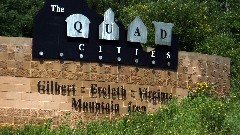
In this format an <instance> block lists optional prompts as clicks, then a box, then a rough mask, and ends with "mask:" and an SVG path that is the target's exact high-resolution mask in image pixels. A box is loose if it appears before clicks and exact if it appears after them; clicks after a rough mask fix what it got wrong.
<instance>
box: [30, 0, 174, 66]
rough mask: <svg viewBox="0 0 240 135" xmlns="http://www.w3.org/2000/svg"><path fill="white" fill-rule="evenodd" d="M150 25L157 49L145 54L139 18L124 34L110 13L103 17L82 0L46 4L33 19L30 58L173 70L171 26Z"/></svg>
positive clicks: (49, 0)
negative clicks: (153, 30) (152, 28)
mask: <svg viewBox="0 0 240 135" xmlns="http://www.w3.org/2000/svg"><path fill="white" fill-rule="evenodd" d="M153 25H154V26H155V29H156V30H155V34H156V35H155V44H156V45H157V47H156V48H155V49H154V50H152V51H151V52H146V51H144V50H143V47H142V46H141V43H147V35H148V34H147V27H146V26H145V25H144V22H143V21H142V20H141V18H140V17H136V18H135V19H134V20H133V21H132V22H131V23H130V24H129V26H128V30H126V29H125V28H124V26H123V24H121V23H120V22H115V18H114V12H113V10H112V9H108V10H107V11H106V12H105V14H104V17H103V16H101V15H99V14H98V13H96V11H94V10H92V9H90V8H88V5H87V3H86V1H85V0H68V1H63V0H62V1H61V0H46V2H45V5H44V7H43V8H42V9H41V10H40V11H39V12H38V14H37V16H36V17H35V19H34V29H33V48H32V56H33V58H43V59H62V60H77V61H78V60H79V61H80V60H83V61H90V62H102V63H115V64H122V65H136V66H148V67H159V68H167V69H175V70H176V69H177V66H178V38H177V36H176V35H174V34H172V28H173V24H171V23H163V22H155V21H153Z"/></svg>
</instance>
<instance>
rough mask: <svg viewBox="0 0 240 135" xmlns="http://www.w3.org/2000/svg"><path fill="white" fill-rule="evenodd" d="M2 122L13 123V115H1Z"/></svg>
mask: <svg viewBox="0 0 240 135" xmlns="http://www.w3.org/2000/svg"><path fill="white" fill-rule="evenodd" d="M0 123H11V124H12V123H13V117H10V116H0Z"/></svg>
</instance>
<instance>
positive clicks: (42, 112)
mask: <svg viewBox="0 0 240 135" xmlns="http://www.w3.org/2000/svg"><path fill="white" fill-rule="evenodd" d="M54 114H55V111H54V110H42V109H40V110H39V111H38V118H49V117H50V118H51V117H54Z"/></svg>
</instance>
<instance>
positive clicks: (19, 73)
mask: <svg viewBox="0 0 240 135" xmlns="http://www.w3.org/2000/svg"><path fill="white" fill-rule="evenodd" d="M15 76H16V77H30V70H28V69H16V70H15Z"/></svg>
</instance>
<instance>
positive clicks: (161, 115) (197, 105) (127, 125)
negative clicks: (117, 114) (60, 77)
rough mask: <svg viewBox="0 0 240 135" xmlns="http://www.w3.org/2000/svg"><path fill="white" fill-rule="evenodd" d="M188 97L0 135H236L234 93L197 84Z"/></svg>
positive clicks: (239, 115)
mask: <svg viewBox="0 0 240 135" xmlns="http://www.w3.org/2000/svg"><path fill="white" fill-rule="evenodd" d="M189 90H190V92H191V94H190V95H191V96H189V97H186V98H184V99H182V100H181V102H179V100H177V99H173V100H171V101H169V102H168V103H167V104H166V106H164V107H162V108H159V110H158V111H157V112H155V113H149V114H143V113H136V114H132V115H129V116H124V117H123V118H121V119H117V120H113V121H93V122H90V123H87V124H84V123H82V122H81V121H80V122H79V123H78V124H77V125H76V126H75V128H71V127H70V126H69V124H68V123H67V122H66V123H64V124H62V125H61V126H59V127H58V128H55V129H53V128H51V120H46V122H45V123H44V124H42V125H25V126H23V127H19V128H17V129H13V127H12V126H11V125H10V126H3V127H2V128H1V129H0V135H33V134H36V135H81V134H83V135H85V134H86V135H88V134H89V135H92V134H96V135H97V134H99V135H103V134H104V135H105V134H110V135H150V134H153V135H154V134H156V135H159V134H176V135H187V134H189V135H194V134H196V135H202V134H210V135H221V134H224V135H225V134H231V135H239V134H240V100H239V97H237V96H236V95H235V94H233V93H232V94H230V96H229V97H228V98H219V97H217V96H213V94H214V93H213V92H212V89H211V87H210V86H208V85H207V84H205V83H203V84H198V86H197V87H196V88H190V89H189Z"/></svg>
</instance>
